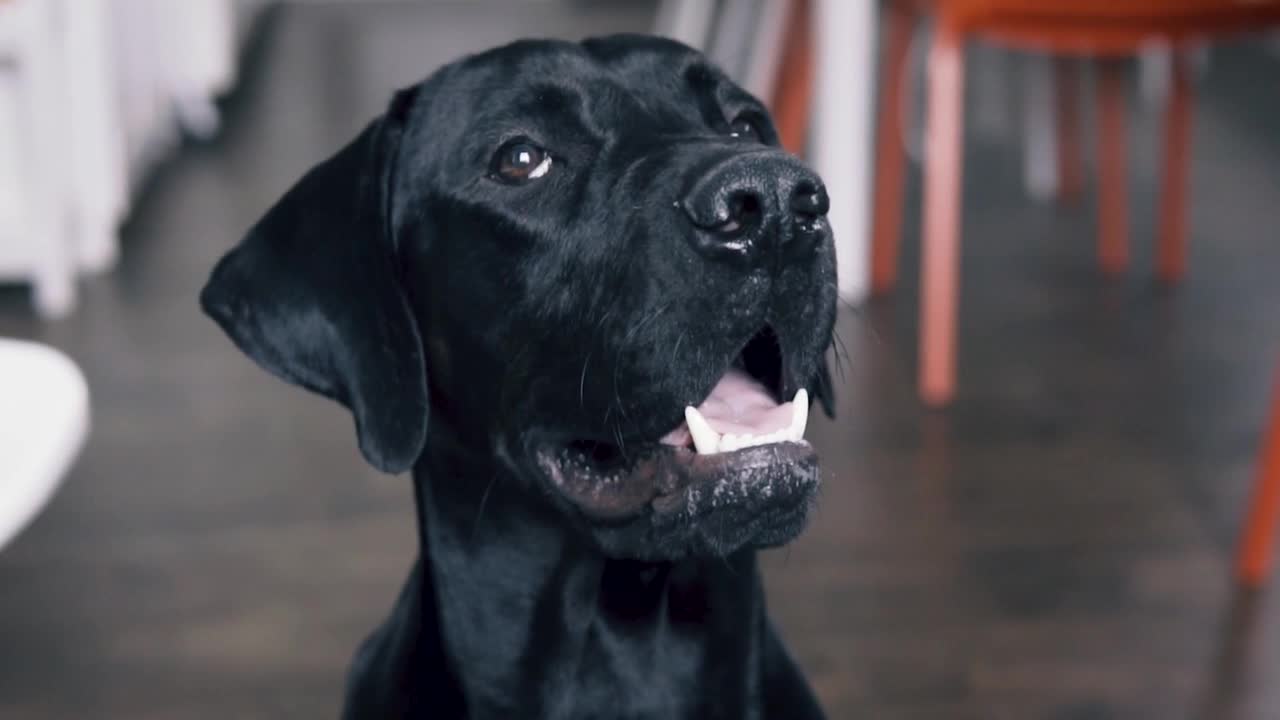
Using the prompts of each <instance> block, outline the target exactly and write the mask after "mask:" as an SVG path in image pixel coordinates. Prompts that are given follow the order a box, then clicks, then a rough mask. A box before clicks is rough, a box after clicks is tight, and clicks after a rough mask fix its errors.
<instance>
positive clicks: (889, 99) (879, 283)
mask: <svg viewBox="0 0 1280 720" xmlns="http://www.w3.org/2000/svg"><path fill="white" fill-rule="evenodd" d="M916 20H917V18H916V14H915V12H914V10H913V9H911V8H910V7H907V5H906V4H905V3H902V2H892V3H891V4H890V7H889V18H888V23H889V36H888V38H887V46H886V48H885V51H884V57H883V58H882V59H881V63H880V107H879V118H878V119H877V121H876V176H875V194H876V199H875V216H874V218H873V219H872V224H873V227H872V232H871V292H873V293H876V294H881V293H885V292H888V291H890V290H892V289H893V285H894V283H895V282H896V281H897V279H898V248H899V247H900V246H901V244H902V196H903V186H904V184H905V182H906V177H905V174H906V165H907V154H906V150H905V149H904V147H903V137H902V127H903V121H904V119H905V118H906V117H908V116H909V114H910V111H909V109H908V106H907V102H908V101H909V100H910V98H911V93H910V92H906V88H905V87H904V86H905V84H906V82H907V80H908V78H907V70H908V65H909V62H908V61H909V60H910V52H911V35H912V33H913V32H914V31H915V26H916Z"/></svg>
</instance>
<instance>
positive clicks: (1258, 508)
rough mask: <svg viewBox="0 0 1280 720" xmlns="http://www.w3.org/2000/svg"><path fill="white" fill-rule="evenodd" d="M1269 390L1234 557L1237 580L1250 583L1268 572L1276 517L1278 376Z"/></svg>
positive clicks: (1279, 494)
mask: <svg viewBox="0 0 1280 720" xmlns="http://www.w3.org/2000/svg"><path fill="white" fill-rule="evenodd" d="M1272 392H1273V399H1272V401H1271V420H1270V424H1269V425H1268V427H1267V430H1266V435H1265V436H1264V437H1263V439H1262V455H1261V463H1260V464H1259V466H1258V470H1257V473H1258V475H1257V480H1256V481H1255V482H1254V486H1253V497H1252V498H1251V499H1250V501H1249V510H1248V516H1247V519H1246V520H1245V526H1244V532H1243V534H1242V535H1241V536H1240V549H1239V556H1238V558H1237V567H1238V570H1239V574H1240V582H1242V583H1244V584H1245V585H1248V586H1251V587H1256V586H1259V585H1261V584H1262V583H1263V582H1265V581H1266V579H1267V576H1268V575H1269V574H1270V571H1271V556H1272V552H1273V550H1274V546H1275V535H1276V522H1277V520H1280V376H1278V377H1277V378H1276V384H1275V389H1274V390H1273V391H1272Z"/></svg>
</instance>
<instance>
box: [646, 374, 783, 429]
mask: <svg viewBox="0 0 1280 720" xmlns="http://www.w3.org/2000/svg"><path fill="white" fill-rule="evenodd" d="M698 412H700V413H702V416H703V417H704V418H706V419H707V424H708V425H710V426H711V429H712V430H715V431H716V432H718V433H720V434H721V435H726V434H733V435H767V434H768V433H771V432H773V431H774V430H781V429H782V428H784V427H787V426H789V425H790V424H791V403H789V402H785V403H782V404H781V405H779V404H778V402H777V401H776V400H774V399H773V396H772V395H771V394H770V393H769V391H768V390H766V389H765V387H764V386H763V385H761V384H760V383H759V382H757V381H756V380H755V379H754V378H752V377H751V376H750V375H748V374H746V373H745V372H743V371H742V370H739V369H737V368H734V369H732V370H730V371H729V372H727V373H725V375H724V377H722V378H720V382H718V383H716V386H715V388H714V389H713V390H712V391H711V394H710V395H708V396H707V399H706V400H703V401H702V404H701V405H699V406H698ZM662 442H663V443H666V444H668V445H685V444H687V443H688V442H689V426H688V425H686V424H685V423H680V426H679V427H677V428H676V429H674V430H672V431H671V432H669V433H667V435H666V436H665V437H663V438H662Z"/></svg>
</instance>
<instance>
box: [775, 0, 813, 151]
mask: <svg viewBox="0 0 1280 720" xmlns="http://www.w3.org/2000/svg"><path fill="white" fill-rule="evenodd" d="M782 42H783V44H782V62H781V64H780V65H779V68H778V82H777V84H776V86H775V89H774V95H773V117H774V121H775V122H776V123H777V128H778V137H779V139H780V140H781V141H782V146H783V147H784V148H786V149H787V150H788V151H790V152H792V153H795V154H796V155H799V154H801V153H803V152H804V149H805V143H806V141H807V140H808V136H809V117H810V114H811V112H812V108H813V8H812V3H811V2H810V0H791V8H790V12H789V13H788V17H787V31H786V36H785V37H784V38H783V41H782Z"/></svg>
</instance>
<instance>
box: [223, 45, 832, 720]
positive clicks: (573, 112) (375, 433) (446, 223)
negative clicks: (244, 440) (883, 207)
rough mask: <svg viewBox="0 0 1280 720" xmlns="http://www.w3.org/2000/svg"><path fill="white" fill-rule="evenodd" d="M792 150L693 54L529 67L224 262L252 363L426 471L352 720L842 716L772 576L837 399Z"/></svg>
mask: <svg viewBox="0 0 1280 720" xmlns="http://www.w3.org/2000/svg"><path fill="white" fill-rule="evenodd" d="M777 145H778V141H777V135H776V132H775V130H774V128H773V126H772V124H771V122H770V120H769V117H768V114H767V112H766V110H765V109H764V107H762V106H761V104H760V103H759V102H758V101H757V100H755V99H754V98H752V97H750V96H749V95H748V94H747V93H746V92H744V91H743V90H742V89H740V88H738V87H737V86H735V85H734V84H733V83H731V82H730V81H728V80H727V79H726V78H725V77H724V75H723V74H722V73H720V72H719V71H718V70H716V69H715V68H713V67H711V66H710V65H708V63H707V61H706V60H705V59H704V58H703V57H702V56H701V55H699V54H698V53H696V52H695V51H693V50H690V49H689V48H687V47H684V46H682V45H679V44H678V43H674V42H671V41H667V40H660V39H655V38H646V37H638V36H618V37H610V38H604V39H595V40H588V41H586V42H583V43H581V44H572V43H565V42H551V41H529V42H520V43H515V44H513V45H509V46H506V47H502V48H499V49H496V50H492V51H490V52H486V53H483V54H479V55H475V56H472V57H468V58H465V59H463V60H461V61H459V62H457V63H454V64H452V65H450V66H448V67H446V68H444V69H442V70H440V71H439V72H437V73H435V74H434V75H433V76H432V77H430V78H429V79H427V80H426V81H424V82H422V83H421V84H419V85H417V86H415V87H413V88H411V89H407V90H403V91H401V92H399V93H397V94H396V96H395V98H394V99H393V100H392V101H391V103H390V106H389V108H388V110H387V111H386V113H385V114H384V115H383V116H382V117H380V118H379V119H377V120H376V121H374V122H373V123H372V124H371V125H370V126H369V127H368V128H367V129H366V130H365V131H364V132H363V133H362V134H361V135H360V136H359V137H358V138H356V139H355V140H354V141H353V142H352V143H351V144H350V145H348V146H347V147H346V148H345V149H343V150H342V151H340V152H339V153H338V154H337V155H335V156H334V157H333V158H331V159H330V160H328V161H326V162H324V163H321V164H320V165H319V166H317V167H316V168H314V169H313V170H311V171H310V172H309V173H308V174H307V175H306V176H305V177H303V178H302V180H301V181H299V182H298V184H297V185H296V186H295V187H294V188H293V189H291V190H290V191H289V192H288V193H287V194H286V195H285V196H284V198H283V199H282V200H280V201H279V203H277V204H276V205H275V206H274V207H273V208H271V210H270V211H268V212H267V214H266V216H265V217H264V218H263V219H262V220H261V221H260V222H259V223H258V224H257V225H256V226H255V227H254V228H252V230H250V232H249V234H248V236H247V237H246V238H245V239H244V240H243V242H242V243H241V244H240V245H239V246H238V247H237V248H236V249H234V250H233V251H232V252H231V253H230V254H228V255H227V256H226V257H225V258H223V260H222V261H221V262H220V263H219V264H218V266H217V268H216V269H215V270H214V271H213V275H212V277H211V279H210V280H209V283H208V285H207V286H206V287H205V289H204V291H203V293H202V295H201V302H202V304H203V306H204V308H205V311H206V312H208V313H209V314H210V315H211V316H212V317H213V318H214V319H215V320H216V321H217V322H218V323H219V324H220V325H221V327H222V328H223V329H224V330H225V331H226V332H227V334H229V335H230V336H231V338H232V339H233V340H234V341H235V343H236V344H237V345H238V346H239V347H240V348H241V349H242V350H243V351H244V352H245V353H247V354H248V355H249V356H250V357H252V358H253V359H254V360H256V361H257V362H258V363H260V364H261V365H262V366H263V367H265V368H266V369H267V370H269V371H271V372H273V373H275V374H276V375H279V376H280V377H282V378H284V379H285V380H288V381H290V382H293V383H297V384H299V385H301V386H303V387H305V388H308V389H310V390H313V391H315V392H318V393H321V394H323V395H326V396H328V397H330V398H333V399H335V400H337V401H339V402H341V403H342V404H344V405H346V406H347V407H348V408H350V410H351V412H352V414H353V415H354V416H355V424H356V432H357V433H358V436H359V442H360V449H361V451H362V452H363V454H364V455H365V457H366V458H367V459H368V460H369V462H371V463H372V464H373V465H375V466H376V467H378V468H380V469H382V470H384V471H387V472H402V471H404V470H407V469H409V468H412V469H413V476H414V487H415V490H416V504H417V511H418V520H419V524H420V543H421V551H420V554H419V558H418V561H417V563H416V564H415V566H414V568H413V570H412V571H411V572H410V575H409V579H408V581H407V582H406V585H405V587H404V590H403V591H402V594H401V596H400V599H399V601H398V603H397V604H396V606H395V609H394V610H393V612H392V614H391V617H390V618H389V619H388V621H387V622H386V623H385V624H384V625H383V626H382V627H381V628H380V629H379V630H377V631H376V632H375V633H374V634H373V635H372V636H371V637H370V638H369V639H368V640H367V641H366V642H365V644H364V645H363V646H362V647H361V649H360V650H359V652H358V654H357V656H356V658H355V662H354V667H353V669H352V671H351V674H350V676H349V685H348V688H347V701H346V710H345V715H344V717H348V718H463V717H466V718H504V719H505V718H733V719H734V720H738V719H741V718H816V717H820V716H821V711H820V709H819V708H818V705H817V703H816V702H815V700H814V698H813V696H812V694H811V693H810V691H809V689H808V687H807V685H806V683H805V681H804V679H803V678H802V676H801V675H800V673H799V672H798V670H797V668H796V666H795V665H794V664H793V662H792V660H791V659H790V658H789V656H788V655H787V652H786V651H785V650H784V648H783V646H782V644H781V643H780V642H779V640H778V636H777V634H776V632H775V631H774V630H773V629H772V627H771V625H770V623H769V621H768V619H767V618H766V616H765V609H764V596H763V592H762V590H761V582H760V577H759V573H758V571H757V566H756V557H755V552H756V549H757V548H762V547H769V546H775V545H778V544H781V543H784V542H787V541H788V540H790V539H792V538H793V537H795V535H796V534H797V533H798V532H799V531H800V529H801V527H802V526H803V524H804V521H805V519H806V516H807V514H808V512H809V509H810V506H811V504H812V501H813V498H814V494H815V491H816V488H817V485H818V468H817V459H816V457H815V455H814V452H813V450H812V448H811V447H810V446H809V445H808V444H807V443H805V442H804V441H803V440H800V435H801V434H802V433H803V424H804V420H805V417H806V416H807V412H808V402H809V401H808V393H809V392H812V393H814V395H815V397H816V398H817V399H819V400H820V401H821V402H822V403H823V404H824V405H825V406H826V407H827V411H828V413H830V411H831V408H830V406H831V397H832V396H831V387H830V377H829V373H828V372H827V369H826V367H827V366H826V361H825V359H824V358H825V354H824V353H825V351H826V350H827V348H828V347H829V344H830V340H831V332H832V324H833V322H834V316H835V282H834V281H835V271H834V249H833V245H832V239H831V232H830V229H829V227H828V225H827V222H826V219H825V214H826V211H827V203H828V201H827V197H826V192H825V190H824V189H823V186H822V184H821V182H820V181H819V179H818V178H817V177H816V176H815V175H814V174H813V173H811V172H810V171H809V170H807V169H806V168H805V167H804V166H803V165H801V164H800V162H798V161H797V160H796V159H794V158H793V157H792V156H790V155H788V154H787V153H785V152H783V151H782V150H780V149H778V147H777ZM793 398H794V401H793V402H787V401H789V400H793ZM428 416H429V417H430V426H429V428H428Z"/></svg>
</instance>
